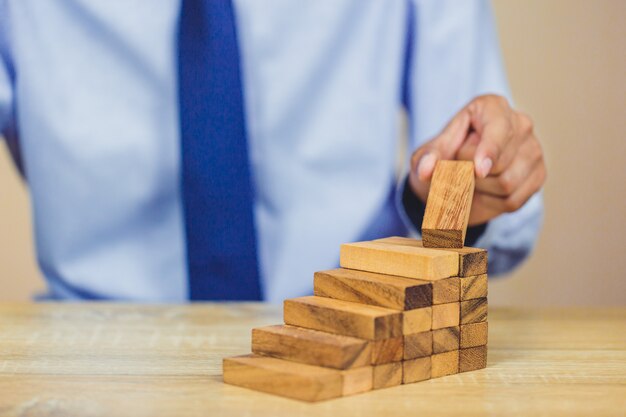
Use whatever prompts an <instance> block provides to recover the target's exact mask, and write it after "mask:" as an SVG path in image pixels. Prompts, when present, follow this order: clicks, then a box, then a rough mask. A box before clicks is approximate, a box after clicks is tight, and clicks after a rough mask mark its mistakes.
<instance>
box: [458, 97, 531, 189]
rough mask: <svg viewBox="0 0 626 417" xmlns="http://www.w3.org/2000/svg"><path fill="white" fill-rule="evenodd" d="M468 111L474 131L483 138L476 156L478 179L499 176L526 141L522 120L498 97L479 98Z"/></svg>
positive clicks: (471, 104)
mask: <svg viewBox="0 0 626 417" xmlns="http://www.w3.org/2000/svg"><path fill="white" fill-rule="evenodd" d="M468 109H470V113H471V115H472V118H471V120H472V127H474V129H475V130H476V131H477V133H478V134H479V136H480V142H479V143H478V146H477V147H476V152H475V155H474V164H475V166H476V175H477V176H478V178H485V177H487V175H489V174H490V173H491V174H499V173H501V172H502V171H504V169H505V168H506V167H508V166H509V165H510V163H511V161H512V160H513V158H514V157H515V155H516V153H517V149H518V148H519V145H520V144H521V143H522V141H523V138H524V136H523V133H524V132H522V130H521V129H519V126H518V124H519V120H518V118H519V116H518V114H517V113H516V112H514V111H513V110H512V109H511V107H510V106H509V104H508V102H507V101H506V99H504V98H503V97H498V96H483V97H480V98H478V99H476V100H475V101H474V102H472V103H470V105H469V106H468Z"/></svg>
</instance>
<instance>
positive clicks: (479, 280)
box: [460, 274, 487, 301]
mask: <svg viewBox="0 0 626 417" xmlns="http://www.w3.org/2000/svg"><path fill="white" fill-rule="evenodd" d="M460 288H461V301H466V300H472V299H474V298H485V297H487V274H481V275H475V276H472V277H463V278H460Z"/></svg>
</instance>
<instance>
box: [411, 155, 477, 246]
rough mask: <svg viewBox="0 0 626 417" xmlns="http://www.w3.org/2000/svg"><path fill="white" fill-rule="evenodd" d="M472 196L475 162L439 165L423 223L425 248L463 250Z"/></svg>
mask: <svg viewBox="0 0 626 417" xmlns="http://www.w3.org/2000/svg"><path fill="white" fill-rule="evenodd" d="M473 195H474V163H473V162H470V161H439V162H437V165H436V166H435V172H434V173H433V179H432V182H431V185H430V191H429V193H428V200H427V201H426V211H425V213H424V220H423V222H422V238H423V239H424V246H425V247H428V248H462V247H463V243H464V242H465V233H466V232H467V223H468V220H469V214H470V209H471V208H472V197H473Z"/></svg>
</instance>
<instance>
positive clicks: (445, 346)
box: [433, 326, 460, 354]
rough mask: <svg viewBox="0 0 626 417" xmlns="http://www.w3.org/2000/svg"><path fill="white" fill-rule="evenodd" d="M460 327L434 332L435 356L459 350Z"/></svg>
mask: <svg viewBox="0 0 626 417" xmlns="http://www.w3.org/2000/svg"><path fill="white" fill-rule="evenodd" d="M459 338H460V328H459V326H453V327H446V328H443V329H437V330H433V354H437V353H444V352H450V351H451V350H459Z"/></svg>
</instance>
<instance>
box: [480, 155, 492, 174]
mask: <svg viewBox="0 0 626 417" xmlns="http://www.w3.org/2000/svg"><path fill="white" fill-rule="evenodd" d="M492 167H493V161H492V160H491V158H485V159H483V161H482V162H481V163H480V171H481V177H482V178H485V177H486V176H487V175H489V171H491V168H492Z"/></svg>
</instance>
